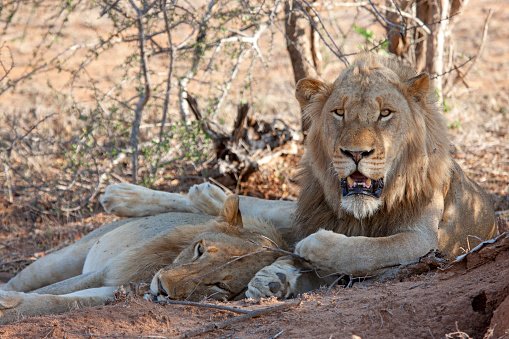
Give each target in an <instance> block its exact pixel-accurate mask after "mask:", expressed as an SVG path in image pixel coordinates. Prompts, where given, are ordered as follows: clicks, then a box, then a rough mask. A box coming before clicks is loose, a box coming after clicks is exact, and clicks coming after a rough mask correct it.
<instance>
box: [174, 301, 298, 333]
mask: <svg viewBox="0 0 509 339" xmlns="http://www.w3.org/2000/svg"><path fill="white" fill-rule="evenodd" d="M301 302H302V301H301V300H292V301H290V302H285V303H283V304H281V305H277V306H272V307H267V308H263V309H260V310H255V311H251V312H249V313H247V314H244V315H241V316H238V317H235V318H230V319H227V320H225V321H222V322H220V323H212V324H209V325H207V326H204V327H202V328H200V329H198V330H194V331H188V332H185V333H182V334H181V335H179V336H177V338H191V337H196V336H198V335H201V334H204V333H208V332H212V331H214V330H216V329H222V328H225V327H228V326H230V325H233V324H236V323H238V322H241V321H244V320H247V319H251V318H255V317H260V316H262V315H266V314H270V313H273V312H278V311H284V310H287V309H290V308H293V307H297V306H300V304H301Z"/></svg>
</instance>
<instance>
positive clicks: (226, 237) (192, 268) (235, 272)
mask: <svg viewBox="0 0 509 339" xmlns="http://www.w3.org/2000/svg"><path fill="white" fill-rule="evenodd" d="M232 198H234V197H229V198H228V199H227V200H226V201H225V203H224V205H223V210H222V211H221V214H220V217H219V218H218V219H217V220H216V221H215V223H216V224H215V225H214V228H213V230H212V231H210V232H206V233H202V234H200V235H199V236H198V237H196V238H195V239H194V240H193V241H192V242H191V243H190V244H189V245H188V246H187V247H186V248H185V249H184V250H183V251H182V252H181V253H180V254H179V256H178V257H177V258H175V260H174V262H173V263H172V264H171V265H169V266H167V267H165V268H163V269H161V270H159V272H157V273H156V275H155V276H154V278H153V279H152V283H151V286H150V289H151V292H152V294H153V295H155V296H158V297H162V298H170V299H175V300H190V301H200V300H201V299H203V298H204V297H206V298H211V299H216V300H222V301H227V300H235V299H241V298H245V295H244V292H245V291H246V289H247V285H248V283H249V281H250V280H251V278H252V277H253V276H254V275H255V274H256V272H258V271H259V270H260V269H262V268H263V267H265V266H267V265H270V264H271V263H272V262H274V260H276V259H277V257H278V256H280V254H278V253H277V252H274V251H270V250H267V248H266V247H273V246H274V243H273V242H271V240H269V239H268V238H266V237H264V236H262V235H260V234H258V233H255V232H253V231H250V230H249V229H245V228H243V225H242V218H241V216H240V212H239V210H238V198H237V200H236V201H234V202H232V200H233V199H232ZM235 198H236V197H235ZM264 246H265V247H264Z"/></svg>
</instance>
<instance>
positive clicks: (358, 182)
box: [341, 171, 384, 199]
mask: <svg viewBox="0 0 509 339" xmlns="http://www.w3.org/2000/svg"><path fill="white" fill-rule="evenodd" d="M341 188H342V189H343V197H348V196H350V195H353V194H364V195H369V196H371V197H373V198H377V199H378V198H380V195H381V194H382V190H383V188H384V180H383V178H380V179H378V180H372V179H370V178H368V177H366V176H364V175H363V174H361V173H360V172H359V171H355V172H354V173H352V174H350V175H349V176H348V177H346V178H343V179H341Z"/></svg>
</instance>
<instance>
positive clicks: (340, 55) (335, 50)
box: [294, 0, 350, 66]
mask: <svg viewBox="0 0 509 339" xmlns="http://www.w3.org/2000/svg"><path fill="white" fill-rule="evenodd" d="M300 1H302V2H303V3H304V4H305V6H306V7H307V8H309V9H310V10H311V11H312V13H313V14H314V16H315V17H316V18H317V19H318V22H319V23H320V26H321V28H322V29H323V31H324V32H325V34H326V35H327V38H328V39H329V41H330V43H329V42H327V40H326V39H325V38H324V36H323V35H322V33H321V30H320V29H319V28H318V27H317V25H316V24H315V20H313V17H312V16H311V15H310V14H309V13H308V12H307V11H306V9H305V8H304V6H303V4H302V3H301V2H300ZM294 2H295V4H297V6H299V8H300V9H301V10H302V12H303V13H304V14H305V15H306V17H307V18H308V20H309V23H310V24H311V25H312V26H313V28H314V29H315V31H316V32H317V33H318V35H319V36H320V39H321V40H322V42H323V43H324V44H325V46H327V48H329V50H330V51H331V52H332V53H334V55H335V56H336V57H337V58H338V59H339V60H341V62H343V64H344V65H345V66H349V65H350V63H349V62H348V60H347V59H346V58H345V55H344V54H343V52H342V51H341V49H340V48H339V47H338V45H336V42H335V41H334V39H333V38H332V37H331V36H330V34H329V31H328V30H327V29H326V28H325V26H324V24H323V22H322V20H321V19H320V15H319V14H318V13H317V12H316V10H315V9H314V8H313V6H312V5H311V4H309V2H307V1H306V0H295V1H294ZM331 44H332V46H334V48H332V46H331Z"/></svg>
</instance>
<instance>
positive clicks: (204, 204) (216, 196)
mask: <svg viewBox="0 0 509 339" xmlns="http://www.w3.org/2000/svg"><path fill="white" fill-rule="evenodd" d="M227 197H228V196H227V195H226V193H224V192H223V190H222V189H220V188H219V187H217V186H214V185H211V184H210V183H208V182H207V183H204V184H200V185H195V186H193V187H191V189H189V193H188V194H187V199H188V200H189V202H190V207H191V208H192V209H193V210H196V212H201V213H205V214H209V215H219V212H221V208H222V207H223V203H224V201H225V200H226V198H227Z"/></svg>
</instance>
